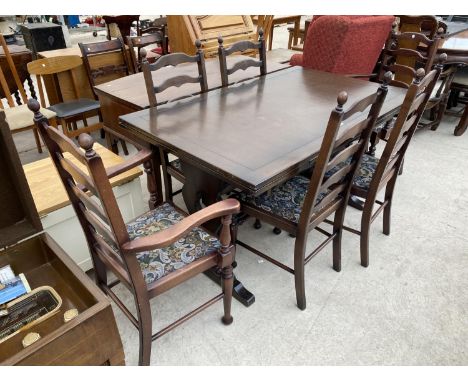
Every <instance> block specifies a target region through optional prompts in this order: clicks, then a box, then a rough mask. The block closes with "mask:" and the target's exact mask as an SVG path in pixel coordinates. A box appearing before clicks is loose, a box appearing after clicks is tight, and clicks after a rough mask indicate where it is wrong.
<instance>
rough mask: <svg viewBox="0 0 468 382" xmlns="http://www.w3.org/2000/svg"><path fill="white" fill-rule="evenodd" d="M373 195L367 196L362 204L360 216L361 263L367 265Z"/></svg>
mask: <svg viewBox="0 0 468 382" xmlns="http://www.w3.org/2000/svg"><path fill="white" fill-rule="evenodd" d="M374 202H375V197H374V198H372V197H369V196H368V197H367V198H366V202H365V204H364V210H363V211H362V217H361V237H360V239H361V243H360V248H361V265H362V266H363V267H368V266H369V233H370V226H371V219H372V211H373V209H374Z"/></svg>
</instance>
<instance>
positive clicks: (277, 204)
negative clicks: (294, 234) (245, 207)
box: [238, 176, 326, 223]
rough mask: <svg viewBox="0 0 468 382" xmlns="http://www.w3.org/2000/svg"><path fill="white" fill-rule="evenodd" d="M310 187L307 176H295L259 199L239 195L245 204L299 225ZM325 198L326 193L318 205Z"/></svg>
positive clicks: (243, 194) (318, 199)
mask: <svg viewBox="0 0 468 382" xmlns="http://www.w3.org/2000/svg"><path fill="white" fill-rule="evenodd" d="M308 187H309V179H308V178H306V177H305V176H295V177H294V178H292V179H289V180H288V181H287V182H285V183H283V184H280V185H279V186H276V187H273V188H272V189H271V191H268V192H265V193H263V194H262V195H259V196H257V197H254V196H251V195H249V194H246V193H243V192H242V193H240V194H239V195H238V198H239V200H240V201H241V202H243V203H247V204H251V205H253V206H255V207H258V208H261V209H262V210H265V211H268V212H270V213H272V214H274V215H277V216H281V217H283V218H284V219H287V220H290V221H292V222H294V223H298V222H299V217H300V215H301V211H302V205H303V203H304V198H305V195H306V193H307V189H308ZM325 196H326V193H322V194H320V195H319V196H318V198H317V202H316V204H318V203H320V201H321V200H322V199H323V198H324V197H325Z"/></svg>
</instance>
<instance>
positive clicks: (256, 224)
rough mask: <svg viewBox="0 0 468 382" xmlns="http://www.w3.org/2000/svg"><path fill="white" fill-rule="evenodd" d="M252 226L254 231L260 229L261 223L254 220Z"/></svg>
mask: <svg viewBox="0 0 468 382" xmlns="http://www.w3.org/2000/svg"><path fill="white" fill-rule="evenodd" d="M253 226H254V228H255V229H260V228H262V222H261V221H260V219H255V223H254V225H253Z"/></svg>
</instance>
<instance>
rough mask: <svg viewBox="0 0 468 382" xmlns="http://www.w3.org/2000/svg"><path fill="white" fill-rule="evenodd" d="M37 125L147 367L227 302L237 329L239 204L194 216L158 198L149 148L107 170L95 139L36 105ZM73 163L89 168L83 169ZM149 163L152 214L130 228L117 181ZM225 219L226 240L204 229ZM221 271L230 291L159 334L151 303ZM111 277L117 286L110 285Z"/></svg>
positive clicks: (227, 318)
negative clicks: (160, 347)
mask: <svg viewBox="0 0 468 382" xmlns="http://www.w3.org/2000/svg"><path fill="white" fill-rule="evenodd" d="M28 106H29V108H30V110H31V111H33V112H34V121H35V123H36V126H37V128H38V129H39V131H40V134H41V136H42V139H43V140H44V142H45V143H46V145H47V148H48V150H49V153H50V156H51V159H52V161H53V163H54V165H55V167H56V169H57V171H58V173H59V175H60V178H61V180H62V182H63V185H64V187H65V190H66V191H67V194H68V197H69V198H70V201H71V204H72V206H73V208H74V210H75V213H76V215H77V217H78V220H79V222H80V224H81V226H82V228H83V231H84V234H85V237H86V240H87V242H88V247H89V250H90V252H91V256H92V260H93V265H94V270H95V279H96V283H97V285H98V286H99V287H100V288H101V289H102V290H103V291H104V292H105V293H106V294H107V296H108V297H109V298H111V299H112V300H113V301H114V302H115V304H116V305H117V306H118V307H119V308H120V309H121V310H122V312H123V313H124V314H125V315H126V316H127V317H128V318H129V319H130V321H131V323H132V324H133V325H134V326H135V327H136V328H137V329H138V331H139V340H140V350H139V364H140V365H149V363H150V356H151V342H152V341H153V340H155V339H157V338H159V337H161V336H162V335H164V334H166V333H167V332H169V331H170V330H172V329H174V328H176V327H177V326H179V325H180V324H181V323H183V322H185V321H186V320H188V319H189V318H191V317H193V316H194V315H195V314H197V313H199V312H200V311H202V310H203V309H205V308H207V307H208V306H210V305H212V304H213V303H215V302H217V301H219V300H221V299H222V300H223V303H224V315H223V317H222V322H223V323H224V324H225V325H229V324H231V323H232V321H233V319H232V316H231V300H232V288H233V274H232V263H233V261H234V254H235V245H233V244H232V242H231V234H230V224H231V215H232V214H236V213H238V212H239V210H240V205H239V202H238V201H237V200H235V199H227V200H223V201H221V202H218V203H215V204H212V205H210V206H209V207H206V208H204V209H202V210H200V211H198V212H196V213H194V214H192V215H189V216H188V215H187V214H186V213H185V212H183V211H182V210H180V209H178V208H177V207H175V206H174V205H173V204H172V203H170V202H164V201H162V200H161V199H160V197H159V196H158V195H157V194H156V193H157V191H156V190H157V189H158V183H160V182H161V178H160V176H159V156H158V155H157V154H156V153H155V152H153V151H152V150H150V149H145V148H141V149H140V151H138V153H137V154H135V155H134V156H133V157H132V158H130V159H128V160H127V161H125V162H124V163H122V164H119V165H116V166H114V167H111V168H108V169H106V168H105V167H104V165H103V162H102V159H101V158H100V157H99V155H98V154H97V153H96V152H95V151H94V150H93V139H92V138H91V136H89V135H88V134H80V136H79V138H78V143H79V145H80V147H81V149H82V150H80V147H78V146H77V145H76V144H75V142H74V141H72V140H71V139H70V138H68V137H67V136H65V135H64V134H62V133H61V132H60V131H59V130H58V129H55V128H51V127H50V126H48V124H47V120H46V119H45V118H44V117H43V116H42V114H41V113H40V112H39V104H38V103H37V101H35V100H30V101H29V102H28ZM132 144H134V145H135V146H136V147H139V146H138V144H137V143H136V142H132ZM70 157H73V158H75V159H76V160H77V161H79V162H80V164H81V165H82V166H80V167H79V166H77V165H76V164H74V161H72V160H70ZM141 164H143V166H144V167H145V170H146V173H147V177H148V190H149V192H150V203H149V206H150V210H149V211H148V212H146V213H144V214H143V215H141V216H139V217H137V218H135V219H133V220H132V221H131V222H129V223H127V224H125V222H124V221H123V218H122V213H121V211H120V209H119V206H118V204H117V201H116V198H115V196H114V193H113V192H112V187H111V184H110V181H109V179H110V178H112V177H114V176H117V175H119V174H122V173H124V172H125V171H127V170H129V169H131V168H133V167H135V166H138V165H141ZM218 218H220V220H221V226H220V234H219V236H218V235H215V234H213V233H210V232H208V231H207V230H205V229H204V228H203V227H202V224H203V223H205V222H207V221H210V220H212V219H218ZM211 268H215V270H216V271H217V272H219V274H220V275H221V278H222V292H221V293H220V294H218V295H217V296H215V297H214V298H212V299H211V300H209V301H207V302H206V303H204V304H203V305H201V306H200V307H198V308H196V309H195V310H193V311H192V312H190V313H188V314H187V315H185V316H183V317H182V318H180V319H178V320H177V321H175V322H174V323H172V324H170V325H168V326H167V327H165V328H164V329H161V330H160V331H158V332H157V333H155V334H152V326H153V322H152V314H151V307H150V299H152V298H154V297H156V296H158V295H160V294H162V293H164V292H166V291H168V290H169V289H172V288H173V287H175V286H177V285H180V284H182V283H183V282H185V281H187V280H189V279H191V278H193V277H194V276H196V275H198V274H200V273H202V272H205V271H207V270H210V269H211ZM108 272H110V273H112V274H113V275H115V277H116V281H113V282H108V276H107V275H108ZM118 283H122V284H123V285H124V286H125V287H126V288H128V290H129V291H130V292H131V293H132V294H133V298H134V302H135V310H136V313H137V317H135V315H134V314H132V313H131V312H130V311H129V309H128V308H127V307H126V306H125V304H124V302H123V301H122V300H121V299H119V297H118V296H117V295H116V292H115V291H114V290H113V289H112V288H113V287H114V286H116V285H117V284H118Z"/></svg>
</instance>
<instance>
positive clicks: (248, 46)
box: [218, 28, 267, 87]
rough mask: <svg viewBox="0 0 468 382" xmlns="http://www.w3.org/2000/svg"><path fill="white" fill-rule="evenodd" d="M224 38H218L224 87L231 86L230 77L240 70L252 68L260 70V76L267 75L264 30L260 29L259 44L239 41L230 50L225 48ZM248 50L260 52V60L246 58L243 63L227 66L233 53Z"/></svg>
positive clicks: (238, 62)
mask: <svg viewBox="0 0 468 382" xmlns="http://www.w3.org/2000/svg"><path fill="white" fill-rule="evenodd" d="M223 42H224V40H223V38H222V37H221V36H219V37H218V44H219V46H218V56H219V69H220V73H221V83H222V86H223V87H224V86H228V85H229V76H230V75H231V74H233V73H235V72H237V71H238V70H245V69H247V68H249V67H251V66H253V67H259V68H260V75H262V76H264V75H266V73H267V62H266V48H265V40H264V36H263V29H262V28H260V29H259V31H258V42H252V41H248V40H244V41H238V42H235V43H234V44H232V45H231V46H230V47H229V48H225V47H224V45H223ZM247 50H258V55H259V59H258V60H255V59H253V58H247V57H246V58H245V59H243V60H241V61H237V62H236V63H235V64H234V65H232V67H231V68H228V66H227V56H230V55H231V54H233V53H243V52H245V51H247Z"/></svg>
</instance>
